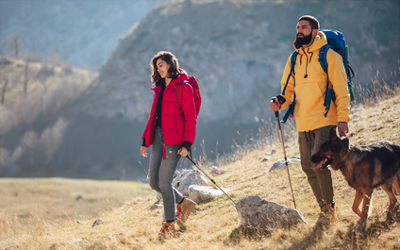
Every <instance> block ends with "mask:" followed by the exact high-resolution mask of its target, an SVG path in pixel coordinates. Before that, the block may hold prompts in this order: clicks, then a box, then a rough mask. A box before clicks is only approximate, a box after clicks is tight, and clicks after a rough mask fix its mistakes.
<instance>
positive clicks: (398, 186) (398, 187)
mask: <svg viewBox="0 0 400 250" xmlns="http://www.w3.org/2000/svg"><path fill="white" fill-rule="evenodd" d="M393 189H394V194H395V195H400V169H399V170H398V171H397V174H396V178H395V180H394V183H393Z"/></svg>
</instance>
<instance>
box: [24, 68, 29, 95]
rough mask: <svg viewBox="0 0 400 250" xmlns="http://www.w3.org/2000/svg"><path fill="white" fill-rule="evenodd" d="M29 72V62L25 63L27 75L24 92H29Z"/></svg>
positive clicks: (25, 76) (25, 75) (25, 74)
mask: <svg viewBox="0 0 400 250" xmlns="http://www.w3.org/2000/svg"><path fill="white" fill-rule="evenodd" d="M28 71H29V60H26V63H25V73H24V92H25V94H26V93H27V92H28Z"/></svg>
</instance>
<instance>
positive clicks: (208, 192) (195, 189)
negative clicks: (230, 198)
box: [189, 185, 229, 203]
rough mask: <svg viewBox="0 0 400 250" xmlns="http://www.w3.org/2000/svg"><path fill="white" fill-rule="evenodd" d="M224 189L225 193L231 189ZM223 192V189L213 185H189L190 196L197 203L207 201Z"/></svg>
mask: <svg viewBox="0 0 400 250" xmlns="http://www.w3.org/2000/svg"><path fill="white" fill-rule="evenodd" d="M222 189H223V190H224V192H225V193H227V192H229V189H226V188H222ZM223 194H224V193H223V192H222V191H221V190H219V189H218V188H214V187H211V186H199V185H191V186H190V187H189V198H190V199H191V200H193V201H194V202H196V203H201V202H207V201H210V200H212V199H215V198H217V197H218V196H221V195H223Z"/></svg>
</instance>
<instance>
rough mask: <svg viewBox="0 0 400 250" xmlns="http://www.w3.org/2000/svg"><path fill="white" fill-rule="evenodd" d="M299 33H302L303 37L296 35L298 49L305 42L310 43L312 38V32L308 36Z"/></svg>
mask: <svg viewBox="0 0 400 250" xmlns="http://www.w3.org/2000/svg"><path fill="white" fill-rule="evenodd" d="M299 34H302V35H303V37H298V36H297V35H298V34H297V35H296V42H295V46H296V49H298V48H300V47H301V46H303V45H304V44H309V43H310V42H311V39H312V36H311V34H312V32H310V34H309V35H308V36H305V35H304V34H303V33H299Z"/></svg>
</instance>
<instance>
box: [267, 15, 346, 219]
mask: <svg viewBox="0 0 400 250" xmlns="http://www.w3.org/2000/svg"><path fill="white" fill-rule="evenodd" d="M296 29H297V35H296V40H295V41H294V42H293V46H294V47H295V49H296V50H297V52H298V55H297V58H296V62H295V67H294V72H293V73H292V75H291V76H290V78H289V80H288V84H287V86H286V89H285V91H284V88H285V85H286V82H287V79H288V76H289V73H290V69H291V62H290V57H289V59H288V61H287V63H286V67H285V71H284V73H283V77H282V81H281V85H282V92H284V94H283V93H281V94H280V95H278V96H276V97H273V99H272V100H271V102H270V108H271V110H272V111H273V112H275V111H278V110H283V109H285V108H287V107H288V106H289V105H290V104H291V103H292V101H293V99H294V95H295V98H296V99H295V100H296V103H295V106H294V114H295V118H296V126H297V130H298V131H299V148H300V159H301V166H302V169H303V171H304V172H305V173H306V175H307V180H308V182H309V184H310V186H311V189H312V191H313V193H314V196H315V198H316V200H317V202H318V204H319V206H320V208H321V214H320V218H319V219H318V221H317V225H318V224H329V223H330V222H331V221H332V220H334V219H335V218H336V212H335V206H334V205H335V200H334V194H333V184H332V176H331V172H330V170H329V169H328V168H325V169H320V170H317V171H314V170H312V167H315V164H314V163H312V162H311V161H310V157H311V155H313V154H314V153H315V152H317V151H318V150H319V148H320V146H321V145H322V143H324V142H325V141H327V140H328V138H329V131H330V130H331V128H335V129H336V126H337V129H338V132H339V135H340V136H345V135H346V134H347V133H348V131H349V129H348V124H347V123H348V122H349V121H350V118H349V113H350V95H349V91H348V87H347V76H346V72H345V69H344V66H343V59H342V58H341V56H340V55H339V54H338V53H336V52H335V51H333V50H332V49H329V50H328V52H327V62H328V74H326V73H325V72H324V70H323V69H322V67H321V65H320V62H319V61H318V55H319V50H320V49H321V47H322V46H324V45H325V44H327V39H326V36H325V34H324V33H323V32H321V31H319V22H318V20H317V19H316V18H315V17H313V16H309V15H306V16H302V17H300V18H299V20H298V23H297V27H296ZM328 79H329V88H330V89H333V91H334V93H335V97H336V100H335V102H333V101H332V103H331V105H330V109H329V111H328V113H326V111H327V110H326V107H325V106H324V99H325V92H326V85H327V81H328ZM325 114H326V115H325Z"/></svg>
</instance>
